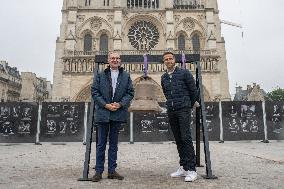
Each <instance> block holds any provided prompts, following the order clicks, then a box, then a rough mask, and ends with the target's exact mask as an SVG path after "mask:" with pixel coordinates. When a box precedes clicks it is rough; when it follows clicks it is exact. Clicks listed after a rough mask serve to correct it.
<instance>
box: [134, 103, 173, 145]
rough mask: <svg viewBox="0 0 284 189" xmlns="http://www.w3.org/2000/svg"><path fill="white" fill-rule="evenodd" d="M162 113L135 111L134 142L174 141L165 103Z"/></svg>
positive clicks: (161, 104)
mask: <svg viewBox="0 0 284 189" xmlns="http://www.w3.org/2000/svg"><path fill="white" fill-rule="evenodd" d="M160 106H161V107H162V109H163V111H162V112H161V113H133V117H134V118H133V119H134V120H133V127H134V128H133V132H134V133H133V135H134V136H133V138H134V142H158V141H169V140H170V141H173V140H174V138H173V134H172V132H171V129H170V125H169V121H168V116H167V113H166V112H167V111H166V107H165V103H160Z"/></svg>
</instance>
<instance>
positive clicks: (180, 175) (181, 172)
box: [171, 166, 186, 177]
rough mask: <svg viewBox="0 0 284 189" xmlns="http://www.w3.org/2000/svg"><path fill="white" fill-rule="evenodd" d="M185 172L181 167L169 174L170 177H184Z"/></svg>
mask: <svg viewBox="0 0 284 189" xmlns="http://www.w3.org/2000/svg"><path fill="white" fill-rule="evenodd" d="M185 173H186V171H185V170H184V169H183V167H182V166H181V167H179V168H178V170H177V171H176V172H174V173H172V174H171V177H184V176H185Z"/></svg>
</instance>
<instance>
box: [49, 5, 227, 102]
mask: <svg viewBox="0 0 284 189" xmlns="http://www.w3.org/2000/svg"><path fill="white" fill-rule="evenodd" d="M166 49H171V50H173V51H176V52H181V51H184V52H185V53H192V52H197V51H198V52H200V54H201V66H202V74H203V84H204V93H205V94H204V95H205V100H207V101H214V100H229V99H230V94H229V81H228V71H227V60H226V51H225V41H224V39H223V38H222V37H221V26H220V19H219V15H218V6H217V0H64V2H63V8H62V24H61V27H60V36H59V37H58V39H57V41H56V57H55V63H54V78H53V81H54V86H53V95H52V97H53V101H89V100H90V87H91V84H92V79H93V78H92V75H93V73H92V71H93V64H94V62H95V60H94V57H95V56H94V55H95V54H99V53H101V52H105V51H109V50H118V51H120V52H121V53H122V54H123V53H126V54H127V53H142V54H143V52H145V51H147V52H150V51H151V52H152V53H159V52H160V53H161V54H162V51H164V50H166ZM142 54H141V55H142ZM124 66H125V69H126V70H127V71H129V72H130V73H131V77H132V79H133V81H134V85H135V84H136V83H137V82H139V79H140V76H141V75H142V74H141V73H142V69H143V66H142V65H140V64H130V65H127V66H126V65H124ZM187 68H188V69H191V70H192V71H193V72H194V69H193V68H192V66H191V65H187ZM163 71H164V66H163V65H161V64H159V65H151V66H150V67H149V76H150V77H151V79H152V82H153V83H155V84H156V85H157V91H158V94H159V96H160V100H163V95H162V94H161V87H160V76H161V74H162V73H163ZM193 74H194V73H193Z"/></svg>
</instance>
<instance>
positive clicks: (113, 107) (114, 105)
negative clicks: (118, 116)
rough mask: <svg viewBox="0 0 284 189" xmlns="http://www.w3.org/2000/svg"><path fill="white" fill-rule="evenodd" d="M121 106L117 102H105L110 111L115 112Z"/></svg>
mask: <svg viewBox="0 0 284 189" xmlns="http://www.w3.org/2000/svg"><path fill="white" fill-rule="evenodd" d="M120 107H121V105H120V104H119V103H117V102H113V103H111V104H106V105H105V108H106V109H108V110H110V111H113V112H115V111H116V110H118V109H119V108H120Z"/></svg>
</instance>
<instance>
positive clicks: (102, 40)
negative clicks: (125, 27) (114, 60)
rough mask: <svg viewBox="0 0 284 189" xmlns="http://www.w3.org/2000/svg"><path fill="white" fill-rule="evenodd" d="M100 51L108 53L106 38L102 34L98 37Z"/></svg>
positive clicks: (105, 35)
mask: <svg viewBox="0 0 284 189" xmlns="http://www.w3.org/2000/svg"><path fill="white" fill-rule="evenodd" d="M100 51H108V36H107V34H102V35H101V37H100Z"/></svg>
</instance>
